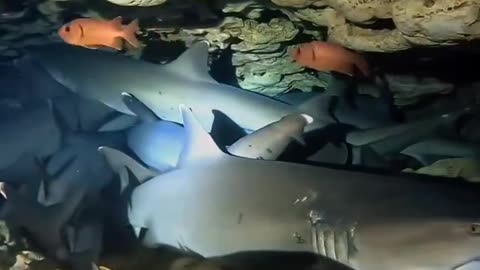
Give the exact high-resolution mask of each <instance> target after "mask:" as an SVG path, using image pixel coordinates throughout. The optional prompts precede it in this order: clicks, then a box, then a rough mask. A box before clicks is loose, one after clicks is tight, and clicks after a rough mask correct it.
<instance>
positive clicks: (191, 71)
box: [164, 41, 218, 83]
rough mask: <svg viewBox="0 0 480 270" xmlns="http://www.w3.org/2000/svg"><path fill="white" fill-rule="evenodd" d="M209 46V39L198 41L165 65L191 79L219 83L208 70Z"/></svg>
mask: <svg viewBox="0 0 480 270" xmlns="http://www.w3.org/2000/svg"><path fill="white" fill-rule="evenodd" d="M208 46H209V43H208V42H207V41H200V42H197V43H195V44H193V45H192V46H191V47H190V48H188V49H187V50H186V51H185V52H184V53H183V54H182V55H180V56H179V57H178V58H177V59H175V60H174V61H172V62H170V63H168V64H166V65H164V67H165V68H167V69H169V70H171V71H172V72H175V73H177V74H182V75H183V76H185V77H188V78H189V79H191V80H195V81H203V82H209V83H218V82H217V81H215V80H214V79H213V78H212V76H210V73H209V72H208V71H209V67H208Z"/></svg>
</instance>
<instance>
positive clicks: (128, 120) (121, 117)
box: [97, 114, 138, 132]
mask: <svg viewBox="0 0 480 270" xmlns="http://www.w3.org/2000/svg"><path fill="white" fill-rule="evenodd" d="M137 122H138V117H137V116H135V115H129V114H117V115H115V116H114V117H113V119H111V120H109V121H107V122H105V123H104V124H103V125H102V126H101V127H99V128H98V129H97V131H98V132H111V131H119V130H125V129H127V128H130V127H132V126H133V125H135V124H136V123H137Z"/></svg>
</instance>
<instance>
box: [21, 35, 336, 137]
mask: <svg viewBox="0 0 480 270" xmlns="http://www.w3.org/2000/svg"><path fill="white" fill-rule="evenodd" d="M208 47H209V44H208V42H206V41H201V42H197V43H195V44H194V45H192V47H190V48H189V49H188V50H187V51H186V52H184V53H183V54H182V55H180V56H179V57H178V58H177V59H176V60H174V61H173V62H171V63H169V64H165V65H158V64H154V63H150V62H146V61H143V60H136V59H133V58H129V57H126V56H123V55H119V54H115V53H112V52H107V51H99V50H88V49H84V48H79V47H76V46H69V45H65V44H50V45H46V46H35V47H31V48H29V49H27V50H26V55H27V57H29V59H32V60H33V61H37V63H38V64H39V65H40V66H42V67H43V68H44V69H45V70H47V71H48V72H49V73H50V74H51V75H52V77H53V78H55V79H56V80H57V81H59V82H60V83H62V84H64V85H65V86H67V87H68V88H69V89H70V90H72V91H73V92H75V93H77V94H79V95H82V96H85V97H88V98H92V99H96V100H98V101H100V102H102V103H104V104H106V105H108V106H110V107H111V108H113V109H115V110H117V111H120V112H123V113H125V114H130V115H134V112H132V111H131V110H130V109H129V108H128V107H127V106H126V105H125V104H124V103H123V102H122V95H121V94H122V92H124V91H128V92H129V93H131V94H132V95H133V96H135V97H136V98H138V99H139V100H140V101H141V102H142V103H144V104H145V105H146V106H147V107H149V108H150V109H151V110H152V111H153V112H154V113H155V114H156V115H157V116H158V117H160V118H161V119H163V120H167V121H172V122H177V123H182V119H181V117H179V115H178V113H177V107H178V105H179V104H180V103H183V104H188V106H190V107H191V108H192V109H194V110H195V112H196V114H197V115H198V117H199V119H200V121H201V123H202V126H203V127H204V128H205V129H207V130H208V131H210V130H211V126H212V123H213V115H212V114H211V112H212V110H218V111H221V112H223V113H225V114H226V115H227V116H228V117H230V118H231V119H232V120H233V121H234V122H235V123H237V124H239V125H240V126H241V127H243V128H244V129H247V130H257V129H259V128H262V127H264V126H266V125H268V124H270V123H272V122H275V121H277V120H278V119H280V118H282V117H284V116H287V115H291V114H302V113H303V114H307V115H309V116H311V117H313V118H314V120H315V124H312V125H310V127H311V128H315V126H316V127H323V126H324V125H326V124H328V123H333V122H335V120H334V119H333V118H331V117H330V116H329V115H328V105H327V104H319V102H326V101H327V100H324V99H323V98H321V97H320V98H312V99H310V100H309V101H307V102H305V103H303V104H301V105H300V106H292V105H290V104H288V103H285V102H283V101H279V100H276V99H273V98H270V97H267V96H264V95H261V94H258V93H254V92H251V91H247V90H243V89H239V88H236V87H233V86H229V85H226V84H221V83H218V82H217V81H215V80H214V79H213V78H212V77H211V76H210V74H209V67H208ZM58 55H62V57H58ZM23 60H25V59H23ZM21 62H22V60H19V61H17V63H21Z"/></svg>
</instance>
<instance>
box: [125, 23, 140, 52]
mask: <svg viewBox="0 0 480 270" xmlns="http://www.w3.org/2000/svg"><path fill="white" fill-rule="evenodd" d="M139 30H140V28H139V26H138V19H135V20H133V21H132V22H131V23H130V24H129V25H127V26H126V27H125V28H124V29H123V36H122V37H123V38H124V39H125V40H126V41H127V42H128V43H129V44H130V45H132V46H133V47H134V48H139V47H140V41H138V39H137V36H136V35H135V34H136V32H138V31H139Z"/></svg>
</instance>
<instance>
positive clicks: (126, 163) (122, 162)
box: [98, 146, 158, 183]
mask: <svg viewBox="0 0 480 270" xmlns="http://www.w3.org/2000/svg"><path fill="white" fill-rule="evenodd" d="M98 151H100V152H101V153H102V154H103V156H104V157H105V159H106V160H107V162H108V164H109V165H110V167H111V168H112V170H113V171H114V172H116V173H121V171H122V168H124V167H126V168H128V169H129V170H130V171H131V172H132V173H133V175H135V177H136V178H137V179H138V182H140V183H143V182H145V181H147V180H150V179H152V178H153V177H155V176H157V175H158V174H157V173H155V172H153V171H151V170H149V169H147V168H145V167H144V166H143V165H141V164H140V163H139V162H137V161H136V160H134V159H133V158H131V157H129V156H128V155H127V154H125V153H123V152H121V151H119V150H117V149H113V148H110V147H107V146H101V147H99V148H98Z"/></svg>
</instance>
